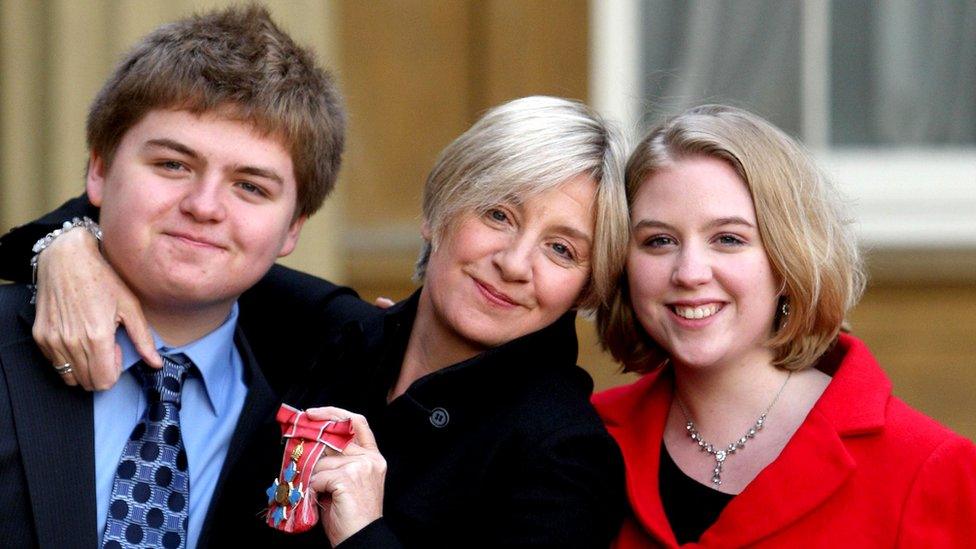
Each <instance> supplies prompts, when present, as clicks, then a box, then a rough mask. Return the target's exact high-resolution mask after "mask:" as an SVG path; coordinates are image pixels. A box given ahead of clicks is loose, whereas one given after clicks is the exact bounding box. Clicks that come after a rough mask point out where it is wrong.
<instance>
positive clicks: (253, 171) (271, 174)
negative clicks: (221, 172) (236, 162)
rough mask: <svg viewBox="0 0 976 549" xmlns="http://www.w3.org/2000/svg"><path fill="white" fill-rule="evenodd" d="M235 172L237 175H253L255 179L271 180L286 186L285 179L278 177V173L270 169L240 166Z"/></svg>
mask: <svg viewBox="0 0 976 549" xmlns="http://www.w3.org/2000/svg"><path fill="white" fill-rule="evenodd" d="M234 171H235V172H237V173H243V174H247V175H253V176H254V177H260V178H263V179H270V180H271V181H274V182H275V183H277V184H278V185H281V186H284V185H285V180H284V178H283V177H281V176H280V175H278V172H276V171H274V170H272V169H269V168H259V167H258V166H239V167H237V168H236V169H235V170H234Z"/></svg>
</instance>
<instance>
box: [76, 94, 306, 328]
mask: <svg viewBox="0 0 976 549" xmlns="http://www.w3.org/2000/svg"><path fill="white" fill-rule="evenodd" d="M87 190H88V196H89V199H90V200H91V201H92V203H93V204H95V205H96V206H100V207H101V216H100V223H101V225H102V228H103V230H104V241H103V246H104V252H105V255H106V257H107V258H108V260H109V262H110V263H111V264H112V266H113V267H114V268H115V270H116V271H117V272H118V273H119V275H120V276H121V277H122V278H123V280H125V282H126V283H127V284H128V285H129V287H130V288H132V290H133V291H134V292H135V293H136V295H137V296H138V297H139V299H140V300H141V301H142V303H143V306H144V307H146V308H147V310H149V309H157V310H159V311H160V312H162V311H168V312H176V311H185V312H192V311H195V310H201V309H205V310H210V311H217V312H219V311H220V309H222V308H227V309H228V310H229V307H230V305H231V304H232V302H233V301H234V300H235V299H237V297H238V296H239V295H240V294H241V293H242V292H244V290H246V289H247V288H249V287H251V286H252V285H253V284H254V283H256V282H257V281H258V280H259V279H260V278H261V277H262V276H264V274H265V273H266V272H267V270H268V269H269V268H270V267H271V265H272V264H273V263H274V261H275V259H276V258H278V257H281V256H284V255H287V254H289V253H291V251H292V250H293V249H294V247H295V244H296V242H297V240H298V234H299V232H300V231H301V227H302V224H303V223H304V221H305V219H304V217H301V218H298V219H297V220H296V219H294V212H295V207H296V200H297V184H296V181H295V175H294V170H293V167H292V161H291V155H290V154H289V153H288V151H287V149H286V148H285V147H284V145H283V144H282V143H281V141H280V140H279V139H277V138H276V137H274V136H267V135H262V134H261V133H259V132H258V131H256V130H255V128H254V127H252V125H251V124H249V123H246V122H239V121H235V120H229V119H227V118H222V117H220V116H219V115H217V114H214V113H205V114H203V115H200V116H198V115H195V114H192V113H190V112H186V111H172V110H154V111H150V112H149V113H148V114H147V115H146V116H145V117H144V118H143V119H142V120H141V121H140V122H139V123H138V124H136V125H135V126H133V127H132V128H131V129H129V131H128V132H126V134H125V135H124V136H123V138H122V141H121V142H120V143H119V147H118V149H117V150H116V153H115V157H114V158H113V160H112V163H111V166H106V165H105V162H104V159H103V158H102V157H101V156H100V155H99V154H98V153H92V155H91V160H90V164H89V170H88V179H87ZM224 314H226V312H225V313H224Z"/></svg>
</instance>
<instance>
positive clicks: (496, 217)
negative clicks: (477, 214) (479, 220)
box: [487, 208, 508, 223]
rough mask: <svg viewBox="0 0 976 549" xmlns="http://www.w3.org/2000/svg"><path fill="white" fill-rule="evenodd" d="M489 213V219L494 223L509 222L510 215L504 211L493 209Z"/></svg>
mask: <svg viewBox="0 0 976 549" xmlns="http://www.w3.org/2000/svg"><path fill="white" fill-rule="evenodd" d="M487 213H488V217H489V218H490V219H491V220H492V221H498V222H500V223H504V222H506V221H508V215H507V214H506V213H505V212H504V211H502V210H499V209H498V208H492V209H490V210H488V212H487Z"/></svg>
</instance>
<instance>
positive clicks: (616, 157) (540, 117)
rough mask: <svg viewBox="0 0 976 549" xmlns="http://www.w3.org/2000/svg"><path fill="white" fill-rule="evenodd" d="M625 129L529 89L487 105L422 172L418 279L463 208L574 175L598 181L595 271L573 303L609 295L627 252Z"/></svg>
mask: <svg viewBox="0 0 976 549" xmlns="http://www.w3.org/2000/svg"><path fill="white" fill-rule="evenodd" d="M626 154H627V152H626V143H625V141H624V138H623V136H622V134H621V133H620V132H619V131H618V130H617V129H616V128H614V127H613V126H612V125H611V124H609V123H608V122H607V121H605V120H603V118H601V117H600V116H599V115H597V114H596V113H595V112H593V111H592V110H591V109H590V108H589V107H587V106H586V105H584V104H583V103H580V102H578V101H571V100H568V99H561V98H558V97H544V96H533V97H524V98H521V99H516V100H514V101H509V102H508V103H504V104H502V105H499V106H497V107H495V108H492V109H491V110H489V111H488V112H487V113H485V115H484V116H482V117H481V119H480V120H478V121H477V122H476V123H475V124H474V125H473V126H471V128H470V129H469V130H468V131H466V132H464V133H463V134H462V135H461V136H460V137H458V138H457V139H455V140H454V142H452V143H451V144H450V145H448V146H447V148H445V149H444V151H442V152H441V155H440V157H439V158H438V160H437V163H436V164H435V165H434V168H433V169H432V170H431V172H430V175H429V176H427V183H426V184H425V186H424V193H423V215H424V222H425V223H426V224H427V226H428V228H429V229H430V234H431V235H432V237H431V240H430V241H428V242H425V243H424V247H423V249H422V251H421V253H420V258H419V259H418V260H417V268H416V271H415V277H416V278H417V279H418V280H423V277H424V274H425V272H426V268H427V262H428V260H429V259H430V254H431V252H432V250H433V249H435V248H436V247H437V245H438V242H439V241H440V239H441V238H443V236H444V234H445V232H446V231H449V230H450V228H451V225H452V223H453V222H454V221H456V220H457V219H458V218H459V216H460V215H461V214H463V213H465V212H471V211H478V212H480V211H485V210H487V209H488V208H490V207H492V206H496V205H498V204H502V203H506V202H519V201H522V200H525V199H526V198H528V197H530V196H532V195H536V194H539V193H543V192H546V191H547V190H549V189H552V188H555V187H558V186H559V185H561V184H562V183H565V182H566V181H568V180H570V179H572V178H574V177H577V176H579V175H587V176H590V177H592V178H593V179H594V180H595V181H596V182H597V185H598V186H597V192H596V206H595V208H596V212H595V213H596V227H595V231H594V232H595V234H594V242H593V253H592V256H591V263H590V264H591V266H592V272H591V275H590V280H589V283H588V284H587V288H586V289H585V290H584V292H583V295H581V296H580V299H579V301H578V304H579V306H580V307H581V308H583V309H593V308H595V307H596V306H597V305H599V304H600V303H603V302H605V301H606V299H608V298H609V296H610V294H611V291H612V285H613V284H614V283H615V281H616V279H617V277H618V276H619V273H620V271H621V270H622V269H623V264H624V260H625V258H626V254H627V241H628V236H629V231H628V214H627V199H626V194H625V192H624V185H623V163H624V159H625V158H626Z"/></svg>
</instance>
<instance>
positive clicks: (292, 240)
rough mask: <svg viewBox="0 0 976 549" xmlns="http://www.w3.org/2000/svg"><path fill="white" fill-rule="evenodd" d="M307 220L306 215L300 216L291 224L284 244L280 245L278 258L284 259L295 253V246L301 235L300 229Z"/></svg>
mask: <svg viewBox="0 0 976 549" xmlns="http://www.w3.org/2000/svg"><path fill="white" fill-rule="evenodd" d="M307 220H308V216H307V215H300V216H298V218H297V219H295V220H294V221H292V222H291V226H290V227H288V233H287V234H286V235H285V242H284V243H283V244H282V245H281V251H279V252H278V257H285V256H286V255H288V254H290V253H292V252H293V251H295V246H296V245H298V237H299V236H300V235H301V234H302V227H303V226H304V225H305V221H307Z"/></svg>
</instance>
